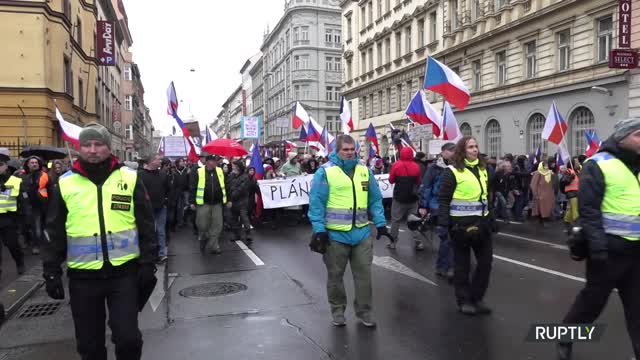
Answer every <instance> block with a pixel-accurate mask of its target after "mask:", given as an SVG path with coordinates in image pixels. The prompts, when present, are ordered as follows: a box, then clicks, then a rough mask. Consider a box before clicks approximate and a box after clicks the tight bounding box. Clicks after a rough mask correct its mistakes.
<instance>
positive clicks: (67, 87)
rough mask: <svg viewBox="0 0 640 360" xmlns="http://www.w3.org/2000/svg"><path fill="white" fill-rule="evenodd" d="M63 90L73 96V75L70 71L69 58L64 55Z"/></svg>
mask: <svg viewBox="0 0 640 360" xmlns="http://www.w3.org/2000/svg"><path fill="white" fill-rule="evenodd" d="M63 61H64V92H65V93H66V94H69V95H71V96H73V80H72V79H73V77H72V72H71V60H69V58H68V57H66V56H65V57H64V60H63Z"/></svg>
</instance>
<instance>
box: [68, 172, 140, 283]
mask: <svg viewBox="0 0 640 360" xmlns="http://www.w3.org/2000/svg"><path fill="white" fill-rule="evenodd" d="M136 181H137V174H136V172H135V171H133V170H131V169H128V168H125V167H122V168H120V169H117V170H115V171H113V172H112V173H111V175H109V178H108V179H107V180H106V181H105V182H104V184H102V186H101V187H100V188H98V187H97V186H96V185H95V184H94V183H93V182H91V181H90V180H89V179H87V178H86V177H84V176H82V175H80V174H77V173H73V172H71V171H68V172H66V173H65V174H64V175H62V176H61V177H60V181H59V187H60V194H61V195H62V200H63V201H64V203H65V206H66V207H67V210H68V213H67V222H66V224H65V227H66V232H67V266H68V267H69V268H71V269H82V270H100V269H101V268H102V267H103V265H104V261H105V259H104V254H103V252H102V238H103V237H104V238H105V241H106V248H107V257H108V259H107V260H108V261H109V262H110V263H111V264H112V265H113V266H120V265H122V264H124V263H126V262H127V261H130V260H132V259H135V258H138V257H139V256H140V248H139V246H138V231H137V229H136V219H135V213H134V210H135V209H134V207H135V204H134V202H133V193H134V189H135V186H136ZM100 205H102V206H101V207H99V206H100ZM100 212H101V213H102V224H101V218H100ZM101 225H102V227H103V228H104V230H105V232H106V233H105V234H103V233H102V231H101Z"/></svg>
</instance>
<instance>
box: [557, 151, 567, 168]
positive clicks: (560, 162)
mask: <svg viewBox="0 0 640 360" xmlns="http://www.w3.org/2000/svg"><path fill="white" fill-rule="evenodd" d="M556 165H558V167H560V166H565V163H564V160H562V156H560V150H558V151H557V152H556Z"/></svg>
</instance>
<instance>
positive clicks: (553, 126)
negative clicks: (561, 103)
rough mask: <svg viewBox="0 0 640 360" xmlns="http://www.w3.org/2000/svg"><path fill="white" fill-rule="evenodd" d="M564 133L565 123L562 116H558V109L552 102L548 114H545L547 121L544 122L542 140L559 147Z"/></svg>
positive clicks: (565, 129) (565, 131)
mask: <svg viewBox="0 0 640 360" xmlns="http://www.w3.org/2000/svg"><path fill="white" fill-rule="evenodd" d="M566 133H567V123H566V122H565V121H564V119H563V118H562V115H560V111H558V107H557V106H556V102H555V101H554V102H553V104H551V108H550V109H549V114H547V120H546V121H545V122H544V129H542V138H543V139H545V140H547V141H550V142H552V143H554V144H556V145H560V142H562V138H563V137H564V134H566Z"/></svg>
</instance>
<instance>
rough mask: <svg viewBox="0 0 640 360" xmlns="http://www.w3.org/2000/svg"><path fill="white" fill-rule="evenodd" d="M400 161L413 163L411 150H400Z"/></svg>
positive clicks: (404, 148)
mask: <svg viewBox="0 0 640 360" xmlns="http://www.w3.org/2000/svg"><path fill="white" fill-rule="evenodd" d="M400 160H402V161H413V150H411V148H410V147H408V146H405V147H403V148H402V149H400Z"/></svg>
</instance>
